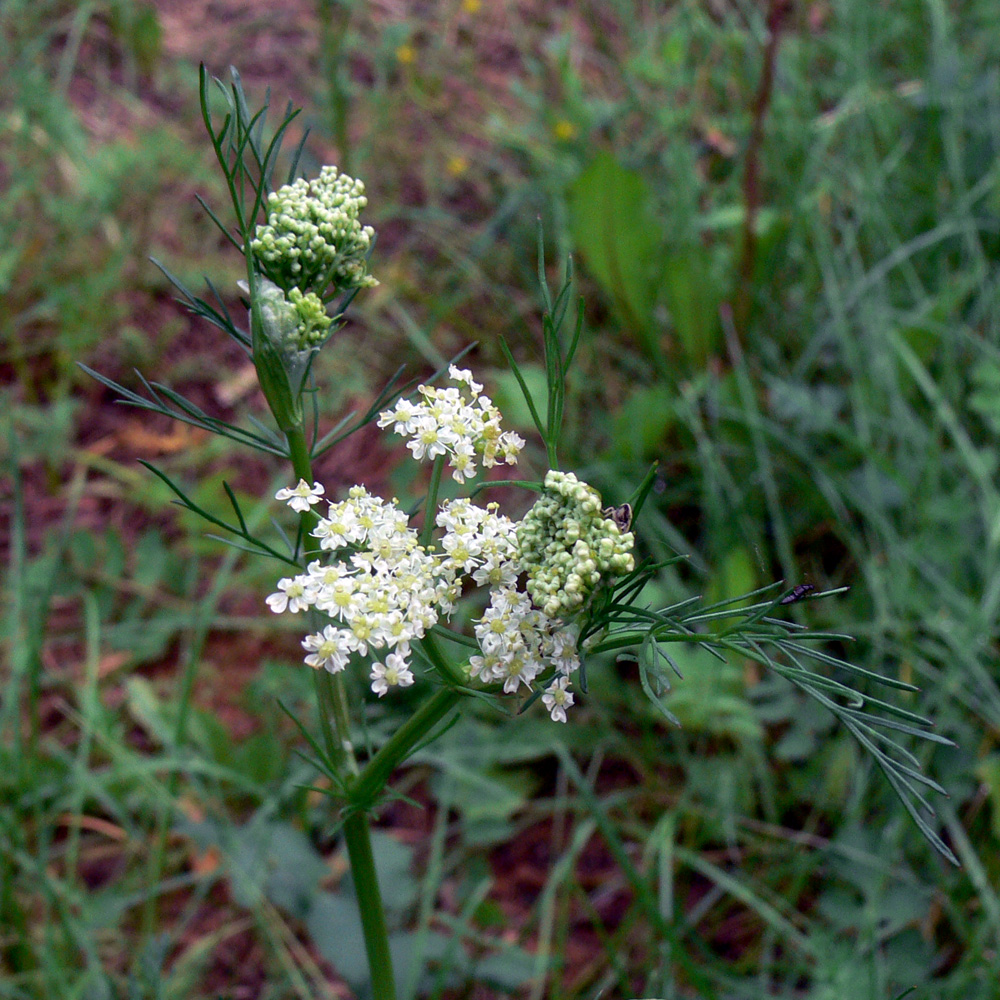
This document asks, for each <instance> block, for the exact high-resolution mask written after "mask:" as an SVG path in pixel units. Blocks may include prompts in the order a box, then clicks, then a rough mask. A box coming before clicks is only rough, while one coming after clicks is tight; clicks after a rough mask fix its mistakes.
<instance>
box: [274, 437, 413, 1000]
mask: <svg viewBox="0 0 1000 1000" xmlns="http://www.w3.org/2000/svg"><path fill="white" fill-rule="evenodd" d="M286 437H287V439H288V454H289V457H290V458H291V460H292V468H293V469H294V470H295V475H296V476H297V477H298V478H299V479H304V480H305V481H306V482H307V483H312V482H313V476H312V461H311V459H310V456H309V446H308V444H307V443H306V438H305V434H304V432H303V430H302V428H296V429H294V430H291V431H288V432H286ZM317 520H318V518H317V516H316V514H314V513H313V512H312V511H311V510H310V511H306V512H305V513H303V515H302V522H301V524H302V546H303V549H304V551H305V554H306V556H307V557H308V556H309V555H310V554H311V550H310V540H311V538H312V534H311V532H312V530H313V528H315V527H316V522H317ZM316 696H317V699H318V702H319V706H318V707H319V715H320V728H321V730H322V733H323V741H324V743H325V745H326V751H327V754H328V755H329V757H330V759H331V760H332V761H334V762H336V764H337V765H338V766H339V767H340V768H341V769H342V771H343V772H349V773H353V774H356V773H357V765H356V763H355V761H354V754H353V752H352V750H351V744H350V718H349V716H348V713H347V699H346V697H345V692H344V689H343V681H342V680H341V677H340V675H339V674H331V673H329V672H328V671H326V670H317V671H316ZM331 716H332V722H333V725H332V726H331V724H330V723H331ZM366 770H367V769H366ZM390 773H391V772H390ZM343 777H344V778H345V779H346V778H347V774H346V773H345V774H343ZM388 777H389V775H388V774H386V776H385V780H384V781H383V785H384V784H385V781H387V780H388ZM379 791H381V787H379V788H378V789H376V790H375V793H374V795H373V796H372V801H373V800H374V798H375V796H376V795H377V794H378V792H379ZM353 798H354V796H353V795H352V799H353ZM343 830H344V840H345V841H346V842H347V856H348V858H349V859H350V862H351V877H352V878H353V880H354V890H355V894H356V895H357V899H358V909H359V910H360V912H361V929H362V932H363V934H364V938H365V951H366V953H367V955H368V970H369V973H370V975H371V983H372V997H373V1000H396V980H395V977H394V975H393V972H392V955H391V954H390V952H389V928H388V927H387V926H386V922H385V907H384V906H383V905H382V892H381V890H380V889H379V884H378V873H377V872H376V871H375V858H374V855H373V854H372V840H371V832H370V830H369V829H368V816H367V814H366V813H365V812H364V810H363V809H357V810H355V811H353V812H351V813H350V814H349V815H348V816H347V818H346V819H345V820H344V826H343Z"/></svg>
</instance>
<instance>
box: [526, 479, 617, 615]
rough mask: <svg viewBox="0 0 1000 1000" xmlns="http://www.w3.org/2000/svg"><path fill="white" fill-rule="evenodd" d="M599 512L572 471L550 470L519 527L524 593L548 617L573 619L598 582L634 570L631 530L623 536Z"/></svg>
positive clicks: (595, 496) (596, 500)
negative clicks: (526, 577)
mask: <svg viewBox="0 0 1000 1000" xmlns="http://www.w3.org/2000/svg"><path fill="white" fill-rule="evenodd" d="M601 511H602V508H601V496H600V494H599V493H598V492H597V490H595V489H594V488H593V487H591V486H588V485H587V484H586V483H581V482H580V481H579V480H578V479H577V478H576V476H574V475H573V473H572V472H558V471H556V470H555V469H553V470H551V471H550V472H549V473H548V474H547V475H546V476H545V490H544V492H543V493H542V495H541V497H540V498H539V499H538V500H537V501H536V503H535V505H534V506H533V507H532V508H531V510H529V511H528V513H527V514H526V515H525V516H524V519H523V520H522V521H521V523H520V524H519V525H518V528H517V541H518V547H519V549H520V553H521V569H522V570H523V571H524V572H525V573H526V574H527V576H528V582H527V586H526V588H525V589H526V590H527V592H528V595H529V596H530V597H531V600H532V603H533V604H534V605H535V607H537V608H539V609H541V610H542V611H543V612H544V613H545V614H546V615H548V616H549V617H550V618H556V617H559V616H564V617H570V616H572V615H573V614H574V613H575V612H577V611H579V610H580V608H581V606H582V605H583V604H584V602H585V601H586V600H587V598H588V597H589V596H590V595H591V594H592V593H593V591H594V588H595V587H596V586H597V585H598V584H599V583H600V582H601V580H602V579H604V578H606V577H609V576H623V575H624V574H626V573H631V572H632V570H633V569H634V568H635V559H634V558H633V556H632V545H633V542H634V540H635V538H634V536H633V534H632V532H631V531H626V532H624V533H623V532H622V531H621V530H620V529H619V527H618V525H617V524H615V522H614V520H613V519H612V518H609V517H605V516H604V514H603V513H602V512H601Z"/></svg>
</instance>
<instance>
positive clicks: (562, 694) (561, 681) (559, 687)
mask: <svg viewBox="0 0 1000 1000" xmlns="http://www.w3.org/2000/svg"><path fill="white" fill-rule="evenodd" d="M568 687H569V678H568V677H557V678H556V679H555V680H554V681H553V682H552V686H551V687H550V688H549V689H548V691H546V692H545V694H543V695H542V704H543V705H544V706H545V707H546V708H547V709H548V710H549V715H550V716H551V717H552V721H553V722H565V721H566V709H567V708H569V707H570V705H572V704H573V693H572V691H568V690H567V688H568Z"/></svg>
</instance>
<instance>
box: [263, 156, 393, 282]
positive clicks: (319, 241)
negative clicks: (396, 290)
mask: <svg viewBox="0 0 1000 1000" xmlns="http://www.w3.org/2000/svg"><path fill="white" fill-rule="evenodd" d="M364 191H365V186H364V184H363V183H362V182H361V181H359V180H355V179H354V178H353V177H348V176H347V175H346V174H340V173H338V172H337V168H336V167H331V166H326V167H323V169H322V170H321V171H320V174H319V177H316V178H313V179H312V180H310V181H307V180H304V179H303V178H299V180H297V181H295V182H294V183H292V184H286V185H285V186H284V187H281V188H279V189H278V190H277V191H273V192H271V194H270V195H269V196H268V199H267V223H266V224H265V225H261V226H258V227H257V234H256V238H255V239H254V240H253V242H252V243H251V249H252V250H253V253H254V255H255V256H256V258H257V260H258V261H259V262H260V264H261V267H262V268H263V270H264V272H265V273H266V274H267V275H268V276H269V277H270V278H272V280H274V281H275V282H276V283H277V284H279V285H281V286H282V287H285V288H287V287H289V286H292V285H294V286H296V287H298V288H300V289H302V290H303V291H305V290H306V289H309V288H314V289H315V290H316V291H317V292H319V293H320V294H321V295H322V294H323V293H325V292H326V289H327V287H328V286H329V285H330V284H333V285H334V286H335V287H336V288H337V290H339V291H346V290H348V289H351V288H370V287H371V286H373V285H377V284H378V282H377V281H376V280H375V279H374V278H373V277H372V276H371V275H370V274H367V273H366V268H367V259H366V254H367V253H368V250H369V248H370V246H371V242H372V238H373V237H374V235H375V231H374V230H373V229H372V228H371V226H362V225H361V223H360V222H359V221H358V214H359V213H360V211H361V209H363V208H364V207H365V206H366V205H367V204H368V199H367V198H366V197H365V194H364Z"/></svg>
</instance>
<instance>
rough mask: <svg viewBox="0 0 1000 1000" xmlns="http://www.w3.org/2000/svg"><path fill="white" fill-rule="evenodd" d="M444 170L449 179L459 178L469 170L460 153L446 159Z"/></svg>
mask: <svg viewBox="0 0 1000 1000" xmlns="http://www.w3.org/2000/svg"><path fill="white" fill-rule="evenodd" d="M444 168H445V170H446V171H447V172H448V176H449V177H461V176H462V174H464V173H465V172H466V171H467V170H468V169H469V161H468V160H467V159H466V158H465V157H464V156H462V155H461V154H460V153H456V154H455V155H454V156H449V157H448V162H447V163H446V164H445V167H444Z"/></svg>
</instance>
